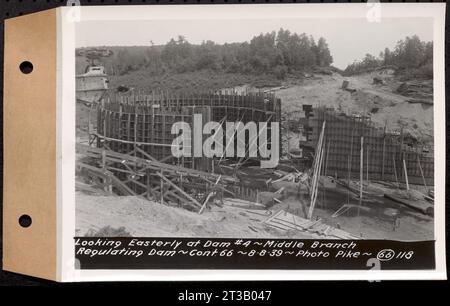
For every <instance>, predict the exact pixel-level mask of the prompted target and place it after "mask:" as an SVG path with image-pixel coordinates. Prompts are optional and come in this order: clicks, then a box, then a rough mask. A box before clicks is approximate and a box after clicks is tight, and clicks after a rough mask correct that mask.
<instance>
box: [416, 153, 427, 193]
mask: <svg viewBox="0 0 450 306" xmlns="http://www.w3.org/2000/svg"><path fill="white" fill-rule="evenodd" d="M417 164H418V165H419V170H420V175H421V176H422V180H423V185H424V186H425V188H427V182H426V181H425V176H424V175H423V170H422V166H421V165H420V156H419V154H417Z"/></svg>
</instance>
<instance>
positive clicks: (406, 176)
mask: <svg viewBox="0 0 450 306" xmlns="http://www.w3.org/2000/svg"><path fill="white" fill-rule="evenodd" d="M403 170H404V171H405V183H406V190H409V182H408V172H407V171H406V162H405V158H404V157H403Z"/></svg>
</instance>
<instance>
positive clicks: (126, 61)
mask: <svg viewBox="0 0 450 306" xmlns="http://www.w3.org/2000/svg"><path fill="white" fill-rule="evenodd" d="M112 50H113V52H112V54H111V55H110V56H109V58H105V59H103V58H102V59H101V63H102V64H103V65H104V66H105V67H106V69H107V71H108V73H111V74H112V75H126V74H128V73H131V72H133V71H138V70H145V71H146V72H147V73H149V74H152V75H161V74H167V73H189V72H194V71H199V70H211V71H217V72H223V73H241V74H255V75H257V74H271V75H274V76H275V77H276V78H277V79H280V80H281V79H284V78H285V77H286V75H287V74H289V73H297V72H303V71H309V70H312V69H314V68H315V67H319V66H320V67H327V66H329V65H330V64H331V63H332V62H333V58H332V56H331V54H330V50H329V48H328V44H327V42H326V40H325V39H324V38H322V37H321V38H319V40H318V41H317V42H316V41H315V40H314V38H313V37H312V36H308V35H307V34H305V33H302V34H297V33H291V32H290V31H289V30H284V29H280V30H279V31H278V32H275V31H273V32H271V33H265V34H260V35H258V36H255V37H253V38H252V39H251V40H250V41H249V42H240V43H225V44H217V43H215V42H213V41H204V42H202V43H201V44H199V45H196V44H192V43H190V42H189V41H188V40H187V39H186V38H185V37H183V36H178V38H176V39H171V40H170V41H169V42H168V43H167V44H165V45H154V44H153V43H152V42H151V41H150V46H147V47H113V48H112Z"/></svg>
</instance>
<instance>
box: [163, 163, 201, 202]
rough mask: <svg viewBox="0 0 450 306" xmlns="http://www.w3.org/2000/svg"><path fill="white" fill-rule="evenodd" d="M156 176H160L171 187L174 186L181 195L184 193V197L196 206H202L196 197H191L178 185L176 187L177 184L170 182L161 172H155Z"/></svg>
mask: <svg viewBox="0 0 450 306" xmlns="http://www.w3.org/2000/svg"><path fill="white" fill-rule="evenodd" d="M157 174H158V176H159V177H160V178H161V180H164V181H165V182H167V183H168V184H169V185H171V186H172V187H173V188H175V189H176V190H177V191H178V192H180V193H181V194H182V195H184V196H185V197H186V198H188V199H189V200H190V201H192V202H193V203H194V204H195V205H197V206H198V207H202V204H200V203H199V202H198V201H197V200H196V199H194V198H193V197H191V196H190V195H189V194H187V193H186V192H185V191H184V190H182V189H181V188H180V187H178V186H177V185H175V184H174V183H172V181H171V180H169V179H168V178H166V177H165V176H164V175H163V174H162V173H160V172H157Z"/></svg>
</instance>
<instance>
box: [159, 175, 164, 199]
mask: <svg viewBox="0 0 450 306" xmlns="http://www.w3.org/2000/svg"><path fill="white" fill-rule="evenodd" d="M163 173H164V171H162V170H161V178H160V180H161V181H160V184H161V185H160V188H159V191H160V192H161V205H162V204H164V181H163V178H162V177H163V175H164V174H163Z"/></svg>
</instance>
